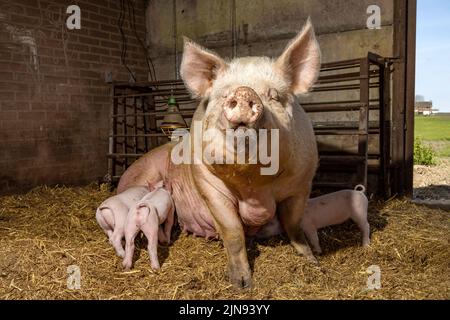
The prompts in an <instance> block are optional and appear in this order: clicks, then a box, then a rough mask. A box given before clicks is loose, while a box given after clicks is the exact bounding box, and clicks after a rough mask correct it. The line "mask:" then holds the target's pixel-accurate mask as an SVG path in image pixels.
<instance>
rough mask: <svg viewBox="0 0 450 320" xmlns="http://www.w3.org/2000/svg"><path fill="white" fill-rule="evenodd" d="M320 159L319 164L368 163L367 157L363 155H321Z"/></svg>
mask: <svg viewBox="0 0 450 320" xmlns="http://www.w3.org/2000/svg"><path fill="white" fill-rule="evenodd" d="M319 159H320V161H319V163H322V162H333V163H340V162H342V163H355V162H356V163H360V162H362V161H366V159H367V157H364V156H361V155H336V156H330V155H321V156H320V157H319Z"/></svg>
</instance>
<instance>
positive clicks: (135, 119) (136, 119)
mask: <svg viewBox="0 0 450 320" xmlns="http://www.w3.org/2000/svg"><path fill="white" fill-rule="evenodd" d="M133 109H134V130H133V132H134V153H137V148H138V136H137V127H138V118H137V116H136V114H137V97H134V98H133Z"/></svg>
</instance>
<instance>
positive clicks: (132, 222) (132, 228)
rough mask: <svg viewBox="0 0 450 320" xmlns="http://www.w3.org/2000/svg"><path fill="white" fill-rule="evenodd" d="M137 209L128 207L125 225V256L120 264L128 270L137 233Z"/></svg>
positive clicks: (131, 262)
mask: <svg viewBox="0 0 450 320" xmlns="http://www.w3.org/2000/svg"><path fill="white" fill-rule="evenodd" d="M137 219H138V218H137V209H136V208H132V209H130V211H129V213H128V217H127V222H126V225H125V257H124V259H123V262H122V265H123V267H124V269H125V270H130V269H131V266H132V264H133V254H134V240H135V239H136V236H137V234H138V233H139V225H138V220H137Z"/></svg>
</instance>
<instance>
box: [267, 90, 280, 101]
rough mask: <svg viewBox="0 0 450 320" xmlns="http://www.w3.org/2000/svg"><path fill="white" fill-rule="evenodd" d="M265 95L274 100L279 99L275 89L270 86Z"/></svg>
mask: <svg viewBox="0 0 450 320" xmlns="http://www.w3.org/2000/svg"><path fill="white" fill-rule="evenodd" d="M267 96H268V97H269V99H270V100H275V101H278V100H279V96H278V91H277V89H274V88H270V89H269V91H268V92H267Z"/></svg>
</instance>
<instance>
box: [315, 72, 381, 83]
mask: <svg viewBox="0 0 450 320" xmlns="http://www.w3.org/2000/svg"><path fill="white" fill-rule="evenodd" d="M370 77H371V78H374V77H378V71H376V70H373V71H372V72H370ZM360 79H361V77H360V75H359V72H351V73H340V74H333V75H328V76H321V77H319V78H318V79H317V81H316V84H323V83H334V82H345V81H355V80H360Z"/></svg>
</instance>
